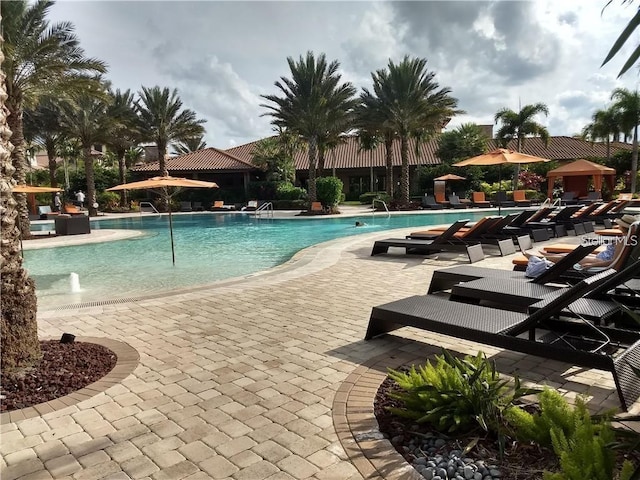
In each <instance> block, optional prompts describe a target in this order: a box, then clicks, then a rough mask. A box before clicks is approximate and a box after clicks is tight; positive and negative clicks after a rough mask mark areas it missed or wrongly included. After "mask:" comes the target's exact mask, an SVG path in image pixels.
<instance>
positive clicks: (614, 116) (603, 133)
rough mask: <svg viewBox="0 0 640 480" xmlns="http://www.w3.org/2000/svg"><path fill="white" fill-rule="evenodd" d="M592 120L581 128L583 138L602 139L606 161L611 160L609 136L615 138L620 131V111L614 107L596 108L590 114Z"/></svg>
mask: <svg viewBox="0 0 640 480" xmlns="http://www.w3.org/2000/svg"><path fill="white" fill-rule="evenodd" d="M592 120H593V121H592V122H591V123H590V124H589V125H587V126H585V127H584V128H583V129H582V135H581V137H582V139H584V140H591V141H597V140H604V142H605V143H606V145H607V163H608V162H609V161H610V160H611V137H613V138H614V139H617V138H618V137H619V135H620V133H622V132H621V126H620V112H619V111H618V109H617V108H615V107H609V108H607V109H605V110H598V111H596V113H594V114H593V116H592Z"/></svg>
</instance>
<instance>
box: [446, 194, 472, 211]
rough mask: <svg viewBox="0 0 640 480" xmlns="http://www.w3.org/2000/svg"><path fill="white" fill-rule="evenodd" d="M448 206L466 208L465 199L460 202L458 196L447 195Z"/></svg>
mask: <svg viewBox="0 0 640 480" xmlns="http://www.w3.org/2000/svg"><path fill="white" fill-rule="evenodd" d="M449 206H450V207H451V208H467V207H468V205H467V200H465V202H464V203H463V202H461V201H460V197H458V196H457V195H453V194H451V195H449Z"/></svg>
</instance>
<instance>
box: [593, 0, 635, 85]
mask: <svg viewBox="0 0 640 480" xmlns="http://www.w3.org/2000/svg"><path fill="white" fill-rule="evenodd" d="M611 1H612V0H609V2H608V3H607V5H605V7H607V6H608V5H609V4H610V3H611ZM632 1H633V0H623V1H622V3H623V4H624V3H631V2H632ZM638 26H640V8H638V10H636V14H635V15H634V16H633V18H632V19H631V20H629V23H628V24H627V26H626V27H625V28H624V30H623V31H622V33H621V34H620V36H619V37H618V38H617V40H616V41H615V43H614V44H613V46H612V47H611V50H609V53H608V54H607V56H606V58H605V59H604V61H603V62H602V65H600V67H601V68H602V67H604V66H605V65H606V64H607V63H608V62H609V60H611V59H612V58H613V57H615V56H616V55H617V54H618V52H619V51H620V49H621V48H622V46H623V45H624V44H625V43H626V42H627V40H629V37H631V35H632V34H633V32H634V31H635V30H636V28H638ZM638 58H640V45H638V46H636V48H635V50H634V51H633V52H631V55H629V58H628V59H627V61H626V62H625V64H624V65H623V66H622V69H620V72H619V73H618V78H620V77H621V76H622V75H624V74H625V73H626V72H627V70H629V69H630V68H631V67H632V66H633V65H634V64H635V63H636V62H637V61H638Z"/></svg>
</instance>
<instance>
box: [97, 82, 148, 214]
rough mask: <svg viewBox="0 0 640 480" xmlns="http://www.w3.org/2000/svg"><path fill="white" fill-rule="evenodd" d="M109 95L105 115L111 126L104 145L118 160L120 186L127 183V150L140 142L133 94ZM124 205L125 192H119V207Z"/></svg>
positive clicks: (118, 93)
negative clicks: (109, 98) (108, 118)
mask: <svg viewBox="0 0 640 480" xmlns="http://www.w3.org/2000/svg"><path fill="white" fill-rule="evenodd" d="M109 94H110V96H111V102H110V104H109V108H108V109H107V115H108V116H109V117H110V118H111V120H112V122H113V124H112V125H111V130H110V131H109V132H108V133H109V135H108V136H107V137H106V140H105V145H106V146H107V148H108V149H109V150H110V151H111V152H113V154H114V155H115V156H116V158H117V159H118V173H119V176H120V183H121V184H122V183H125V182H126V181H127V164H126V160H125V154H126V152H127V150H128V149H130V148H132V147H134V146H136V144H137V143H138V141H139V140H140V131H139V130H138V117H137V115H136V112H135V110H134V101H133V94H132V93H131V91H130V90H125V91H124V92H122V91H120V89H117V90H116V91H115V92H110V93H109ZM126 205H127V191H126V190H121V191H120V206H122V207H124V206H126Z"/></svg>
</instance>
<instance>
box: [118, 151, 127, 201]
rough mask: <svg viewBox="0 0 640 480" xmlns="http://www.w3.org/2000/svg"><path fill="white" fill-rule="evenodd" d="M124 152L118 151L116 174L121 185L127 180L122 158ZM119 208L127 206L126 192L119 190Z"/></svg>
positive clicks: (124, 163) (125, 167) (124, 162)
mask: <svg viewBox="0 0 640 480" xmlns="http://www.w3.org/2000/svg"><path fill="white" fill-rule="evenodd" d="M124 152H125V151H124V150H121V151H118V174H119V175H120V184H123V183H125V182H126V180H127V165H126V161H125V158H124ZM120 206H121V207H123V208H124V207H126V206H127V191H126V190H120Z"/></svg>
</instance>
